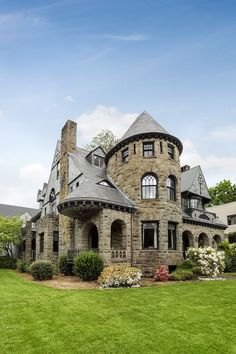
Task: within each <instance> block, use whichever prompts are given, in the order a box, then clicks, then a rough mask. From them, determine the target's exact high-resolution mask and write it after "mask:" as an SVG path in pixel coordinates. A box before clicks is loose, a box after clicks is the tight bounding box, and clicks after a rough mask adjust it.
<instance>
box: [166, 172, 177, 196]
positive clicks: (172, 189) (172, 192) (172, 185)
mask: <svg viewBox="0 0 236 354" xmlns="http://www.w3.org/2000/svg"><path fill="white" fill-rule="evenodd" d="M166 186H167V199H168V200H172V201H175V200H176V182H175V177H173V176H169V177H168V178H167V181H166Z"/></svg>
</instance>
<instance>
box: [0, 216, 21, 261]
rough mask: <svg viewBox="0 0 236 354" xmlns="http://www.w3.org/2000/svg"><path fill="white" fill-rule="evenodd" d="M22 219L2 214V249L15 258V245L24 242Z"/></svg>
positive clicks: (0, 227)
mask: <svg viewBox="0 0 236 354" xmlns="http://www.w3.org/2000/svg"><path fill="white" fill-rule="evenodd" d="M21 227H22V220H21V219H20V218H18V217H14V218H7V217H4V216H0V251H2V252H5V253H6V255H8V256H9V257H11V258H13V256H14V255H13V247H14V246H19V245H20V244H21V243H22V233H21Z"/></svg>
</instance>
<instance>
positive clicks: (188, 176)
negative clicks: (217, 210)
mask: <svg viewBox="0 0 236 354" xmlns="http://www.w3.org/2000/svg"><path fill="white" fill-rule="evenodd" d="M181 192H182V193H183V192H190V193H193V194H195V195H199V196H201V197H203V198H206V199H208V200H210V199H211V196H210V194H209V192H208V187H207V184H206V180H205V178H204V175H203V173H202V169H201V167H200V166H196V167H193V168H191V169H190V170H188V171H185V172H183V173H182V174H181Z"/></svg>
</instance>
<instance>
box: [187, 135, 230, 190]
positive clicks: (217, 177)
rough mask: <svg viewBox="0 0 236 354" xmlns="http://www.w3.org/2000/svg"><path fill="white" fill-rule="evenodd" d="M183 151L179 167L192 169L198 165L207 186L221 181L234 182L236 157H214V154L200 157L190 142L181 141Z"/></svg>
mask: <svg viewBox="0 0 236 354" xmlns="http://www.w3.org/2000/svg"><path fill="white" fill-rule="evenodd" d="M183 145H184V151H183V154H182V156H181V165H190V166H191V167H194V166H196V165H200V166H201V167H202V169H203V173H204V174H205V177H206V180H207V183H208V185H209V186H211V185H215V184H216V183H218V182H220V181H221V180H223V179H230V180H231V181H232V182H233V183H235V182H236V157H235V156H227V155H222V156H216V155H214V154H207V153H206V154H205V155H204V156H203V155H201V154H200V153H199V152H198V150H197V148H196V147H195V146H194V144H193V143H192V142H191V141H190V140H185V141H183Z"/></svg>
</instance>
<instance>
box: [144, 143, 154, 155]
mask: <svg viewBox="0 0 236 354" xmlns="http://www.w3.org/2000/svg"><path fill="white" fill-rule="evenodd" d="M143 156H144V157H150V156H154V142H145V143H143Z"/></svg>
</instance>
